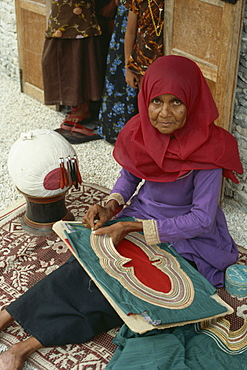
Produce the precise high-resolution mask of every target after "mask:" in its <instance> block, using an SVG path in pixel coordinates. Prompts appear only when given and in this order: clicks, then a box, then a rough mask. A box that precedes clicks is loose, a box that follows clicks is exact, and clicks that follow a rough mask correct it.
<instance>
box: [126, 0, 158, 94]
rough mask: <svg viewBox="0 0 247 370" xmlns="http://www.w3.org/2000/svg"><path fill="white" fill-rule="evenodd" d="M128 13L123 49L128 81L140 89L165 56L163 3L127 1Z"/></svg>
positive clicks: (144, 0) (148, 0) (137, 0)
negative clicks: (152, 67)
mask: <svg viewBox="0 0 247 370" xmlns="http://www.w3.org/2000/svg"><path fill="white" fill-rule="evenodd" d="M123 3H124V6H125V7H126V8H127V9H128V10H129V15H128V24H127V29H126V34H125V41H124V50H125V65H126V82H127V84H128V85H130V86H131V87H133V88H140V85H141V81H142V78H143V76H144V74H145V72H146V70H147V68H148V67H149V66H150V64H151V63H152V62H153V61H154V60H156V59H157V58H158V57H159V56H161V55H163V32H164V28H163V26H164V6H165V2H164V0H154V1H151V0H124V1H123Z"/></svg>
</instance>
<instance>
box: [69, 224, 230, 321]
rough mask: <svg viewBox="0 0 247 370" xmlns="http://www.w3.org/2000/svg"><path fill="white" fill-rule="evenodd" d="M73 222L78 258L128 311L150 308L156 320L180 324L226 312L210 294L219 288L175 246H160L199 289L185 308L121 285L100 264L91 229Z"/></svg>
mask: <svg viewBox="0 0 247 370" xmlns="http://www.w3.org/2000/svg"><path fill="white" fill-rule="evenodd" d="M129 220H133V219H132V218H125V219H119V220H117V221H129ZM117 221H116V222H117ZM112 222H115V221H111V222H110V223H112ZM68 224H69V223H68ZM108 224H109V223H108ZM69 225H70V227H71V231H73V232H71V233H68V235H67V237H68V239H69V241H70V243H71V245H72V246H73V248H74V250H75V252H76V254H77V258H78V259H80V260H81V261H82V262H83V264H84V265H85V267H86V268H87V269H88V271H89V272H90V273H91V274H92V275H93V276H94V277H95V279H96V280H97V281H98V282H99V283H100V284H101V286H102V287H103V288H104V289H105V290H106V291H107V293H108V294H109V295H110V296H111V298H112V299H113V300H114V301H115V302H116V303H117V304H118V306H119V307H120V308H121V309H122V310H123V311H124V312H125V313H126V314H128V313H143V312H144V311H146V312H147V314H148V315H149V316H150V317H151V320H153V321H154V322H155V321H161V323H162V324H179V323H180V322H184V321H185V322H187V321H191V320H199V319H203V318H205V317H208V316H213V315H216V314H221V313H224V312H226V308H225V307H223V306H221V305H220V304H219V303H217V302H216V301H215V300H214V299H212V298H210V295H212V294H214V293H215V288H214V287H213V286H212V285H211V284H210V283H209V282H208V281H207V280H206V279H205V278H204V277H203V276H202V275H201V274H200V273H199V272H198V271H196V270H195V269H194V268H193V267H192V266H191V265H190V264H189V263H188V262H187V261H186V260H185V259H184V258H183V257H181V256H180V255H178V253H177V252H176V251H175V250H174V249H173V248H172V246H170V245H168V244H160V245H159V246H160V247H161V248H163V249H164V250H166V251H167V252H169V253H171V254H172V255H173V256H175V257H176V258H177V260H178V262H179V263H180V265H181V267H182V269H183V270H184V271H185V272H186V273H187V274H188V275H189V277H190V278H191V280H192V282H193V285H194V289H195V298H194V300H193V302H192V303H191V305H190V306H189V307H186V308H184V309H168V308H162V307H158V306H155V305H153V304H150V303H148V302H145V301H143V300H141V299H139V298H138V297H136V296H134V295H132V294H131V293H130V292H129V291H128V290H126V289H125V288H124V287H123V286H122V285H121V284H120V282H119V281H117V280H116V279H114V278H113V277H111V276H109V275H108V274H107V273H106V272H105V271H104V269H103V268H102V267H101V266H100V263H99V259H98V257H97V256H96V254H95V253H94V251H93V250H92V248H91V246H90V234H91V230H90V229H86V228H85V227H84V226H83V225H82V224H79V223H78V224H69Z"/></svg>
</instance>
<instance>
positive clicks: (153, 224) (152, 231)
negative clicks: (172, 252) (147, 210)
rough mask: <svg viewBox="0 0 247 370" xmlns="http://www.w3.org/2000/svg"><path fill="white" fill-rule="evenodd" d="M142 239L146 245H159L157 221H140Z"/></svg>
mask: <svg viewBox="0 0 247 370" xmlns="http://www.w3.org/2000/svg"><path fill="white" fill-rule="evenodd" d="M142 225H143V232H144V237H145V240H146V243H147V245H154V244H159V243H161V241H160V237H159V232H158V225H157V221H155V220H142Z"/></svg>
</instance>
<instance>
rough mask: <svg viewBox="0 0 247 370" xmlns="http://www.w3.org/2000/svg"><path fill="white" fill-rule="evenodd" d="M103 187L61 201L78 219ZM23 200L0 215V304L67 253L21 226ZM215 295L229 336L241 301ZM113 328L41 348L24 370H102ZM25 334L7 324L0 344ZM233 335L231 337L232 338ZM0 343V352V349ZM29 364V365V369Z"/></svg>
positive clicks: (240, 322)
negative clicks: (225, 311) (225, 312)
mask: <svg viewBox="0 0 247 370" xmlns="http://www.w3.org/2000/svg"><path fill="white" fill-rule="evenodd" d="M108 193H109V191H108V190H107V189H105V188H102V187H100V186H98V185H94V184H86V183H84V184H83V185H82V187H81V189H80V190H72V191H71V192H70V194H68V195H67V197H66V205H67V208H68V210H69V211H71V212H72V213H73V215H74V216H75V220H82V218H83V215H84V214H85V212H86V211H87V209H88V207H89V205H91V204H94V203H99V204H102V203H103V201H104V199H105V198H106V196H107V195H108ZM25 208H26V204H25V201H24V200H23V201H19V202H18V203H16V204H15V205H14V206H13V207H12V208H11V209H9V210H7V211H6V212H4V213H3V214H2V215H0V238H1V248H0V307H1V308H3V307H5V306H7V305H8V304H9V303H10V302H11V301H13V300H15V299H16V298H17V297H18V296H20V295H21V294H23V293H24V292H25V291H26V290H27V289H28V288H29V287H30V286H32V285H33V284H35V283H36V282H37V281H38V280H40V279H42V278H43V277H44V276H46V275H48V274H49V273H50V272H52V271H53V270H54V269H56V268H58V267H59V266H60V265H61V264H63V263H64V262H65V261H66V260H67V258H68V257H69V256H70V252H69V251H68V250H67V247H66V246H65V244H64V243H63V242H62V241H61V239H60V238H59V237H58V236H57V235H55V234H54V235H51V236H48V237H45V236H35V235H30V234H28V233H26V232H25V231H23V230H22V226H21V219H22V216H23V214H24V213H25ZM238 263H240V264H245V265H247V250H245V249H244V248H241V247H239V262H238ZM219 294H220V296H221V297H222V298H223V299H224V300H225V301H226V302H227V303H228V304H230V305H231V306H232V307H233V308H234V309H235V312H234V313H233V314H232V315H229V316H226V317H225V319H226V320H227V321H228V322H229V325H230V334H229V335H231V336H232V337H233V338H235V337H236V336H235V333H237V332H239V330H240V329H241V327H243V326H244V323H246V320H247V302H246V299H240V298H234V297H231V296H230V295H229V294H228V293H227V292H225V290H224V289H220V290H219ZM116 332H117V329H115V330H111V331H109V332H108V333H104V334H101V335H98V336H97V337H95V338H94V340H92V341H90V342H87V343H85V344H79V345H75V344H73V345H66V346H57V347H49V348H43V349H41V350H39V351H38V352H36V353H35V354H33V355H32V356H30V358H29V359H28V361H27V363H26V367H25V368H26V369H30V368H33V366H34V367H35V368H36V369H39V370H53V369H60V370H68V369H71V370H86V369H87V370H89V369H90V370H92V369H95V370H96V369H97V370H101V369H105V367H106V365H107V363H108V362H109V360H110V359H111V357H112V354H113V352H114V350H115V348H116V346H115V345H114V344H113V343H112V338H113V337H114V336H115V334H116ZM27 337H28V334H27V333H26V332H24V331H23V329H22V328H21V327H20V326H19V325H17V324H16V323H13V324H11V325H9V326H8V327H7V328H6V329H5V330H4V331H3V332H2V333H1V334H0V346H1V347H2V349H3V345H5V346H10V345H12V344H14V343H16V342H19V341H21V340H24V339H25V338H27ZM235 339H236V338H235ZM1 347H0V351H1ZM30 366H31V367H30Z"/></svg>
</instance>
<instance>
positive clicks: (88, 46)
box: [42, 0, 116, 143]
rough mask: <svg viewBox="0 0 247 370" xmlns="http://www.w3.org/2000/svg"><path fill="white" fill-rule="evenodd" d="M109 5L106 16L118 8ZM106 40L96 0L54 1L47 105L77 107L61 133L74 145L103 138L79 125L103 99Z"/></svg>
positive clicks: (47, 48)
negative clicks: (104, 46)
mask: <svg viewBox="0 0 247 370" xmlns="http://www.w3.org/2000/svg"><path fill="white" fill-rule="evenodd" d="M107 3H109V4H107V11H106V12H105V13H104V16H105V15H107V14H108V13H109V14H112V13H113V12H114V10H115V7H116V6H115V3H114V0H110V1H109V0H108V1H107ZM101 10H102V9H101ZM102 18H103V17H102ZM101 22H102V19H101ZM102 38H103V40H104V39H105V35H102V30H101V27H100V24H99V22H98V19H97V17H96V11H95V6H94V1H93V0H87V1H81V0H79V1H76V0H71V1H65V0H58V1H54V0H52V1H51V12H50V16H49V20H48V28H47V31H46V39H45V43H44V48H43V56H42V70H43V80H44V96H45V104H47V105H63V106H70V107H73V109H72V111H71V112H70V113H69V114H68V116H67V117H66V118H65V120H64V121H63V123H62V124H61V127H60V130H59V131H60V133H61V134H62V135H63V136H65V137H66V139H68V140H69V141H70V142H71V143H79V142H83V141H88V140H93V139H96V138H99V135H95V133H94V132H93V131H92V130H90V129H88V128H87V127H84V126H83V125H81V124H80V123H79V122H80V121H83V120H85V119H87V118H90V116H91V110H90V105H91V104H93V103H94V102H99V101H100V100H101V97H102V90H103V81H104V73H105V69H104V63H105V60H104V58H103V57H102V49H101V44H102Z"/></svg>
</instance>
